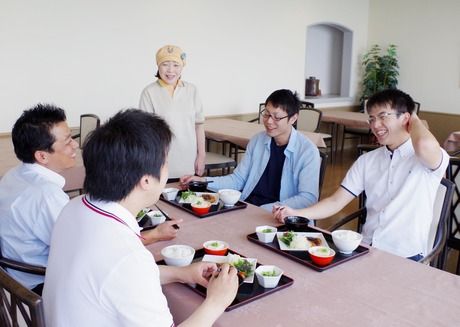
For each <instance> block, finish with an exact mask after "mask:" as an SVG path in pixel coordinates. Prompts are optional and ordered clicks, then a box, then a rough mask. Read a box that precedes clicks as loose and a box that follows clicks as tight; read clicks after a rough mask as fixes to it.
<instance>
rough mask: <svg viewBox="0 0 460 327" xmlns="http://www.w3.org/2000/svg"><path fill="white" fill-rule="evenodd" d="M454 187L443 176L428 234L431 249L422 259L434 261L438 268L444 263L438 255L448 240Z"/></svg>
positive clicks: (422, 260)
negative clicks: (448, 224) (448, 223)
mask: <svg viewBox="0 0 460 327" xmlns="http://www.w3.org/2000/svg"><path fill="white" fill-rule="evenodd" d="M454 188H455V184H454V183H452V182H451V181H450V180H448V179H446V178H443V179H442V180H441V183H440V184H439V188H438V191H437V193H436V199H435V202H434V208H433V220H432V221H431V226H430V232H429V235H428V244H427V248H428V249H430V251H429V253H428V254H427V255H426V256H425V257H424V258H422V259H421V260H420V262H423V263H432V265H434V266H437V267H438V268H442V266H443V264H444V263H443V258H439V259H441V260H438V257H439V255H440V254H441V253H442V252H443V250H444V248H445V244H446V240H447V222H448V218H449V217H450V208H451V205H452V198H453V196H454Z"/></svg>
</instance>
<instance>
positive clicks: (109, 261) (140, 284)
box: [43, 109, 238, 327]
mask: <svg viewBox="0 0 460 327" xmlns="http://www.w3.org/2000/svg"><path fill="white" fill-rule="evenodd" d="M171 137H172V134H171V131H170V130H169V127H168V125H167V124H166V123H165V122H164V120H162V119H161V118H159V117H157V116H155V115H154V114H152V113H147V112H144V111H140V110H133V109H131V110H126V111H122V112H120V113H118V114H116V115H115V116H114V117H112V118H111V119H110V120H108V121H107V122H106V123H105V124H104V125H102V126H101V127H99V129H97V130H96V131H95V132H94V133H93V134H92V135H91V136H90V137H89V139H88V141H87V143H86V144H85V147H84V149H83V161H84V164H85V171H86V177H85V183H84V186H85V189H86V190H87V194H86V195H84V196H80V197H76V198H74V199H72V200H71V201H70V202H69V204H68V205H67V206H65V207H64V209H63V210H62V213H61V214H60V216H59V219H58V221H57V223H56V225H55V228H54V230H53V234H52V239H51V251H50V254H49V260H48V268H47V271H46V279H45V287H44V291H43V299H44V305H45V319H46V325H47V326H49V327H53V326H66V327H72V326H78V327H81V326H97V327H104V326H107V327H116V326H131V327H134V326H168V327H169V326H173V325H174V323H173V320H172V317H171V314H170V312H169V308H168V305H167V302H166V298H165V297H164V295H163V293H162V289H161V284H166V283H171V282H183V283H199V284H202V285H204V286H207V297H206V299H205V300H204V302H203V303H202V304H201V305H200V306H199V307H198V308H197V310H196V311H195V312H194V313H193V314H192V315H191V316H190V317H189V318H188V319H187V320H186V321H184V324H186V325H187V326H197V327H198V326H200V327H202V326H211V325H212V324H213V323H214V321H215V320H216V319H217V318H218V317H219V316H220V314H221V313H222V312H223V311H224V310H225V308H226V307H227V306H228V305H229V304H230V303H231V302H232V301H233V299H234V297H235V295H236V291H237V289H238V278H237V276H236V269H235V268H230V267H229V266H228V265H223V266H222V267H221V271H220V272H217V267H216V265H215V264H213V263H206V262H199V263H194V264H192V265H189V266H187V267H171V266H157V265H156V263H155V259H154V258H153V256H152V254H151V253H150V252H149V251H148V250H147V249H146V248H145V247H144V245H143V244H142V238H143V237H142V235H141V234H140V228H139V226H138V224H137V222H136V218H135V217H136V214H137V213H138V212H139V211H140V210H141V209H142V208H144V207H147V206H151V205H152V204H154V203H155V202H156V201H158V198H159V196H160V194H161V191H162V189H163V187H164V185H165V183H166V180H167V179H168V161H167V158H166V157H167V153H168V148H169V145H170V142H171Z"/></svg>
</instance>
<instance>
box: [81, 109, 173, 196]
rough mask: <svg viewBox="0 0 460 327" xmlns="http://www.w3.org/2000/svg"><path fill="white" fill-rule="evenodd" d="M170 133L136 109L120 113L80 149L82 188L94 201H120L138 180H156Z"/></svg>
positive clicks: (169, 141)
mask: <svg viewBox="0 0 460 327" xmlns="http://www.w3.org/2000/svg"><path fill="white" fill-rule="evenodd" d="M171 138H172V133H171V130H170V129H169V126H168V124H166V122H165V121H164V120H163V119H161V118H159V117H158V116H156V115H155V114H152V113H147V112H145V111H141V110H137V109H128V110H124V111H120V112H119V113H117V114H116V115H115V116H113V117H112V118H110V119H109V120H108V121H107V122H106V123H105V124H103V125H102V126H101V127H99V128H98V129H96V130H95V131H94V132H93V133H92V134H91V135H90V136H89V138H88V139H87V142H86V143H85V145H84V147H83V163H84V165H85V170H86V177H85V182H84V187H85V189H86V191H87V192H88V194H89V195H90V196H91V197H92V198H93V199H95V200H101V201H115V202H118V201H121V200H123V199H125V198H126V197H127V196H128V195H129V194H130V193H131V192H132V191H133V189H134V188H135V187H136V185H137V183H138V182H139V181H140V179H141V178H142V176H144V175H150V176H153V177H155V178H156V179H158V180H160V176H161V167H162V166H163V165H164V164H165V162H166V158H167V155H168V149H169V144H170V143H171Z"/></svg>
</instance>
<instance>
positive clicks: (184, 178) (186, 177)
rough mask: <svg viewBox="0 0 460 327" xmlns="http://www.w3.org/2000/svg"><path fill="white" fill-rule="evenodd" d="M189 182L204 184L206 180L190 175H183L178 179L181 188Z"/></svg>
mask: <svg viewBox="0 0 460 327" xmlns="http://www.w3.org/2000/svg"><path fill="white" fill-rule="evenodd" d="M191 181H199V182H206V178H205V177H200V176H192V175H184V176H182V177H181V178H180V184H181V186H184V185H187V184H188V182H191Z"/></svg>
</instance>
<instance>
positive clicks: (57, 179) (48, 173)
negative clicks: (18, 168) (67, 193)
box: [22, 162, 65, 188]
mask: <svg viewBox="0 0 460 327" xmlns="http://www.w3.org/2000/svg"><path fill="white" fill-rule="evenodd" d="M22 165H23V167H24V169H26V170H30V171H33V172H36V173H37V174H39V175H40V176H42V177H43V178H45V179H46V180H48V181H50V182H51V183H53V184H56V185H58V186H59V187H60V188H63V187H64V185H65V178H64V177H62V175H60V174H58V173H56V172H55V171H54V170H51V169H49V168H46V167H45V166H43V165H40V164H38V163H33V164H30V163H25V162H24V163H22Z"/></svg>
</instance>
